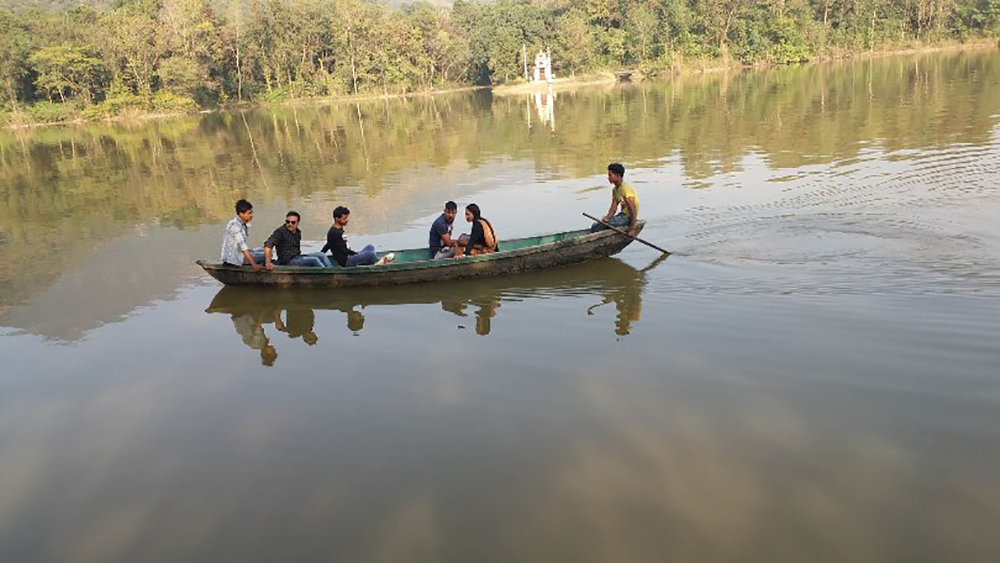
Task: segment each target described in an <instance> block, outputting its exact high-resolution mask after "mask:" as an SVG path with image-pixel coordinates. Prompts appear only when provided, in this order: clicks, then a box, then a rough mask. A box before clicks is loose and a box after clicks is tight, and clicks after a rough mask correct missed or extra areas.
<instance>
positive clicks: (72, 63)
mask: <svg viewBox="0 0 1000 563" xmlns="http://www.w3.org/2000/svg"><path fill="white" fill-rule="evenodd" d="M29 62H30V63H31V66H32V68H33V69H34V70H35V72H36V73H37V75H38V76H37V78H36V79H35V84H36V85H37V86H38V87H39V88H41V89H42V90H43V91H45V92H46V93H47V95H48V96H49V98H50V99H51V97H52V94H55V95H57V96H59V101H61V102H65V101H66V97H67V96H69V97H74V96H76V95H81V96H83V100H84V102H85V103H86V104H88V105H89V104H91V103H93V100H94V92H95V90H97V89H98V88H99V87H100V85H101V82H102V81H103V79H104V76H103V74H104V73H103V72H102V71H103V69H104V65H103V63H102V62H101V60H100V59H99V58H97V57H96V56H94V55H92V54H91V53H89V52H88V51H86V50H85V49H83V48H81V47H77V46H74V45H69V44H62V45H56V46H52V47H44V48H42V49H40V50H38V51H37V52H36V53H35V54H33V55H31V57H30V58H29Z"/></svg>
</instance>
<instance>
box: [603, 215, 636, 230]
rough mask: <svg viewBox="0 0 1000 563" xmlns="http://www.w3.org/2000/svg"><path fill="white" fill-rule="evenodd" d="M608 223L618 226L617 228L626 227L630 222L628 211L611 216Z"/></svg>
mask: <svg viewBox="0 0 1000 563" xmlns="http://www.w3.org/2000/svg"><path fill="white" fill-rule="evenodd" d="M608 223H611V226H612V227H618V228H619V229H625V228H628V226H629V225H631V224H632V218H631V217H629V215H628V213H618V214H616V215H615V216H614V217H612V218H611V220H610V221H608Z"/></svg>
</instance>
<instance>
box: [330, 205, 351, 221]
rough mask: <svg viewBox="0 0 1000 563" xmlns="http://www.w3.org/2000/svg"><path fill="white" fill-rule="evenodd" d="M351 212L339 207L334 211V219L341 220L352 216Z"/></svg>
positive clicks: (341, 206)
mask: <svg viewBox="0 0 1000 563" xmlns="http://www.w3.org/2000/svg"><path fill="white" fill-rule="evenodd" d="M350 214H351V210H350V209H348V208H346V207H344V206H343V205H338V206H337V208H336V209H334V210H333V218H334V219H340V218H341V217H343V216H344V215H350Z"/></svg>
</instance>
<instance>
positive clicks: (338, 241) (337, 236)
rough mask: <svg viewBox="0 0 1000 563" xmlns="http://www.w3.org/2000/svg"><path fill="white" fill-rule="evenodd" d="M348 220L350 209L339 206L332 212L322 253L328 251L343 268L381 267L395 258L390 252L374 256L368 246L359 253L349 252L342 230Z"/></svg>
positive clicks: (372, 248)
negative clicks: (331, 221) (331, 219)
mask: <svg viewBox="0 0 1000 563" xmlns="http://www.w3.org/2000/svg"><path fill="white" fill-rule="evenodd" d="M350 220H351V210H350V209H348V208H346V207H344V206H342V205H341V206H338V207H337V208H336V209H334V210H333V226H332V227H330V230H329V232H327V233H326V245H325V246H323V252H326V251H327V250H329V251H330V253H331V254H332V255H333V259H334V260H335V261H336V262H337V263H338V264H340V265H341V266H343V267H345V268H351V267H354V266H371V265H376V266H381V265H383V264H388V263H389V262H392V260H393V258H395V255H394V254H393V253H392V252H390V253H389V254H386V255H385V256H383V257H382V258H379V257H378V254H375V247H374V246H372V245H370V244H369V245H368V246H366V247H364V248H362V249H361V252H355V251H353V250H351V247H350V245H349V244H347V239H346V238H345V237H344V229H345V228H347V223H348V222H350Z"/></svg>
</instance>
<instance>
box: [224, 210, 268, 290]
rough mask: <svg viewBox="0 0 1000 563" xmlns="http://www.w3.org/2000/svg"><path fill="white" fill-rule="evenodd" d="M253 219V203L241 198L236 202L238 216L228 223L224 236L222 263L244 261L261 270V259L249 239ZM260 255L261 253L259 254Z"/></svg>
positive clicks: (238, 264)
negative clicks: (249, 243)
mask: <svg viewBox="0 0 1000 563" xmlns="http://www.w3.org/2000/svg"><path fill="white" fill-rule="evenodd" d="M252 220H253V205H250V202H249V201H247V200H245V199H241V200H239V201H237V202H236V217H233V218H232V219H230V220H229V222H228V223H226V234H225V235H223V237H222V258H221V260H222V263H223V264H231V265H233V266H242V265H243V263H244V261H246V263H247V264H250V266H251V267H252V268H253V271H255V272H259V271H260V263H259V259H257V260H255V259H254V255H253V253H251V251H250V247H249V246H248V245H247V239H249V237H250V230H249V225H250V221H252ZM258 256H259V255H258Z"/></svg>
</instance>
